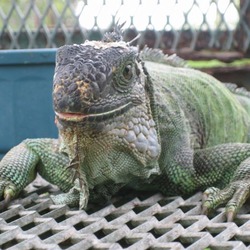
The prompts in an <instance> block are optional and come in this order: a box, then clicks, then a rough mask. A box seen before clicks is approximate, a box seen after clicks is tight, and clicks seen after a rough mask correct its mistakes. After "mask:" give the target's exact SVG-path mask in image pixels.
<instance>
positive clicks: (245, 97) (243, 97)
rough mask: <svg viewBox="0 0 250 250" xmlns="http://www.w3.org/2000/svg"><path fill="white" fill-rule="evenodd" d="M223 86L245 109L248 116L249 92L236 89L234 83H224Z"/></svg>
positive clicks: (249, 110) (249, 109) (249, 111)
mask: <svg viewBox="0 0 250 250" xmlns="http://www.w3.org/2000/svg"><path fill="white" fill-rule="evenodd" d="M224 84H225V86H226V87H227V88H228V89H229V90H230V91H231V92H232V93H233V94H235V96H236V97H237V99H238V100H239V102H240V103H241V104H242V106H243V107H244V108H245V110H246V111H247V113H248V114H249V116H250V92H249V91H248V90H247V89H245V88H242V87H238V86H237V85H236V84H234V83H224Z"/></svg>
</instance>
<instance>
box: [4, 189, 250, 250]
mask: <svg viewBox="0 0 250 250" xmlns="http://www.w3.org/2000/svg"><path fill="white" fill-rule="evenodd" d="M32 190H33V191H32ZM51 192H54V190H53V188H52V187H51V186H45V187H37V186H36V187H34V186H32V187H31V189H30V190H29V191H28V193H27V194H26V195H25V196H23V198H22V199H19V200H17V201H15V203H16V204H17V205H15V204H12V205H11V206H10V207H9V208H8V209H7V210H4V211H1V214H0V217H1V220H0V248H1V249H17V250H19V249H53V250H56V249H81V250H84V249H96V250H97V249H99V250H104V249H124V248H126V249H142V250H143V249H154V250H156V249H195V250H197V249H249V248H250V246H249V243H250V214H248V213H249V211H250V207H249V206H247V205H246V206H244V209H243V210H242V211H241V213H242V214H240V215H238V216H237V218H236V220H235V222H231V223H226V222H225V216H224V213H223V209H218V210H217V211H216V212H215V214H213V216H212V217H211V218H208V217H206V216H204V215H200V200H201V194H200V193H197V194H195V195H194V196H192V197H190V198H188V199H184V198H182V197H169V198H166V197H164V196H162V195H160V194H152V193H132V192H131V193H128V194H125V195H119V196H116V197H114V199H113V200H112V203H111V204H109V205H106V206H103V207H99V208H98V207H91V206H90V208H89V209H88V210H87V211H86V212H85V211H78V210H73V209H69V208H68V207H67V206H56V205H53V204H52V203H51V200H50V199H49V197H48V193H51Z"/></svg>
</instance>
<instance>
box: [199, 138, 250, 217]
mask: <svg viewBox="0 0 250 250" xmlns="http://www.w3.org/2000/svg"><path fill="white" fill-rule="evenodd" d="M194 166H195V171H196V175H195V179H194V180H195V183H196V186H197V188H198V189H200V188H201V189H204V188H206V187H208V186H210V185H213V186H215V187H211V188H208V189H206V191H205V192H204V200H203V213H205V214H206V213H207V212H209V211H210V210H212V209H214V208H216V207H217V206H219V205H222V204H225V203H227V205H226V213H227V219H228V221H232V220H233V218H234V216H235V215H236V213H237V211H238V210H239V209H240V208H241V206H242V205H243V204H244V203H245V201H246V200H247V198H248V196H249V195H250V178H249V177H250V144H247V143H230V144H222V145H218V146H214V147H211V148H207V149H202V150H197V151H196V152H195V154H194ZM219 188H222V189H221V190H220V189H219Z"/></svg>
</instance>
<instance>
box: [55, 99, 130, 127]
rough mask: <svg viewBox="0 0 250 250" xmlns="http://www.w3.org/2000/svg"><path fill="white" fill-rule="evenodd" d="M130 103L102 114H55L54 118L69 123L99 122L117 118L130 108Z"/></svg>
mask: <svg viewBox="0 0 250 250" xmlns="http://www.w3.org/2000/svg"><path fill="white" fill-rule="evenodd" d="M132 105H133V104H132V103H131V102H129V103H126V104H124V105H122V106H120V107H118V108H116V109H112V110H109V111H106V112H102V113H90V114H83V113H77V112H56V111H55V114H56V116H57V117H58V118H59V119H60V120H64V121H70V122H82V121H85V120H86V121H87V120H88V121H101V120H104V119H107V118H111V117H114V116H118V115H121V114H123V113H124V112H126V111H127V110H129V109H130V108H131V107H132Z"/></svg>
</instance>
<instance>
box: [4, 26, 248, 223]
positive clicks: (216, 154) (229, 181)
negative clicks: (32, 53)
mask: <svg viewBox="0 0 250 250" xmlns="http://www.w3.org/2000/svg"><path fill="white" fill-rule="evenodd" d="M52 95H53V107H54V111H55V123H56V126H57V128H58V134H59V136H58V139H50V138H38V139H26V140H24V141H23V142H21V143H20V144H19V145H17V146H15V147H14V148H12V149H11V150H10V151H9V152H8V153H7V154H6V155H5V156H4V158H3V159H2V160H1V162H0V196H1V197H2V198H3V199H4V200H5V202H6V203H8V202H9V201H10V200H12V199H14V198H15V197H17V196H18V194H19V193H20V192H21V191H22V190H23V189H24V188H25V187H26V186H27V185H28V184H29V183H31V182H32V181H33V180H34V179H35V177H36V174H37V173H39V174H40V175H41V176H42V177H43V178H45V179H46V180H47V181H49V182H50V183H52V184H55V185H57V186H58V187H59V188H60V189H61V190H62V192H63V193H61V194H58V195H54V196H51V199H52V201H53V202H54V203H55V204H66V205H68V206H71V207H74V206H79V209H85V208H86V206H87V204H88V202H89V200H90V201H93V202H96V201H97V202H98V201H99V202H101V203H104V202H105V201H106V200H109V199H110V198H111V197H112V196H113V195H114V194H115V193H116V192H117V191H118V190H120V189H121V188H123V187H130V188H134V189H136V190H152V191H155V192H161V193H163V194H164V195H189V194H192V193H194V192H197V191H203V202H202V213H203V214H207V213H209V212H210V211H212V210H214V209H215V208H216V207H218V206H221V205H223V204H226V214H227V219H228V221H232V220H233V219H234V217H235V215H236V214H237V212H238V210H239V209H240V208H241V206H242V205H243V204H244V203H245V202H246V199H247V198H248V196H249V187H250V178H249V177H250V143H249V141H250V138H249V131H250V94H249V93H248V92H247V91H246V90H242V89H239V88H237V87H236V86H235V85H232V84H231V85H230V84H229V85H225V84H223V83H221V82H220V81H219V80H217V79H215V78H214V77H213V76H211V75H208V74H206V73H203V72H201V71H198V70H195V69H192V68H190V67H187V65H186V63H185V62H184V61H183V60H181V59H179V58H178V57H177V56H167V55H164V54H163V52H161V51H160V50H159V49H149V48H145V49H143V50H142V51H140V50H139V48H137V47H134V46H132V45H131V43H130V42H125V41H123V39H122V31H121V29H120V28H119V27H117V28H116V29H115V30H114V31H113V32H108V33H106V34H105V35H104V38H103V40H101V41H85V42H84V43H83V44H75V45H64V46H62V47H60V48H58V50H57V54H56V66H55V73H54V79H53V93H52Z"/></svg>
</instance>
